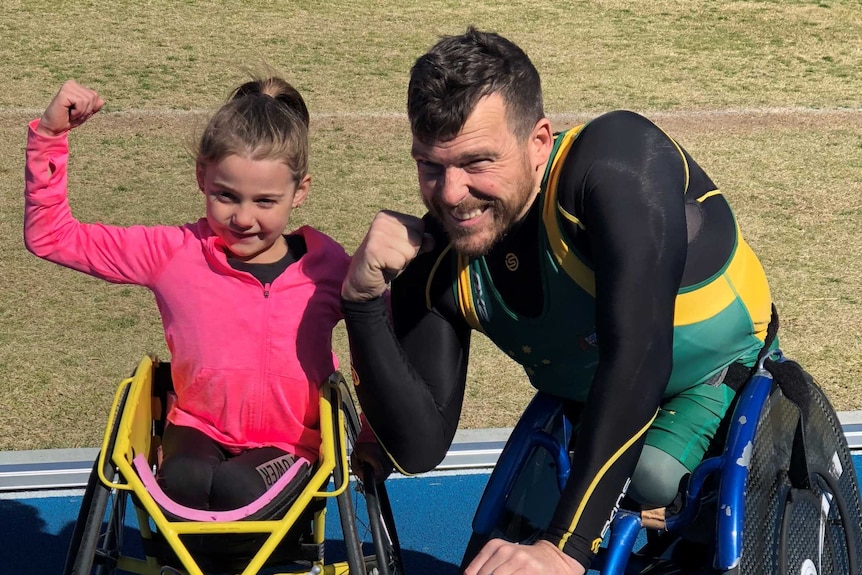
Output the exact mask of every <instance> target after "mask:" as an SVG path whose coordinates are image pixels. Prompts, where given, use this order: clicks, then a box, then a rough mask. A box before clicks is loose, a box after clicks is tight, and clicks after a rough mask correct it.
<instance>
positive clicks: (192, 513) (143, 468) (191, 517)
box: [133, 455, 311, 521]
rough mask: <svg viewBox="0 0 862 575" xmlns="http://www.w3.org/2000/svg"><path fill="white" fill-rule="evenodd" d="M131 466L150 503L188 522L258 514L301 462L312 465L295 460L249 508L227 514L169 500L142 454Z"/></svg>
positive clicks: (227, 512)
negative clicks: (148, 495) (136, 473)
mask: <svg viewBox="0 0 862 575" xmlns="http://www.w3.org/2000/svg"><path fill="white" fill-rule="evenodd" d="M133 463H134V466H135V470H136V471H137V472H138V475H139V476H140V478H141V481H142V482H143V484H144V487H145V488H146V490H147V491H148V492H149V494H150V496H151V497H152V498H153V500H154V501H155V502H156V503H157V504H158V505H159V506H160V507H161V508H162V509H164V510H165V511H167V512H168V513H170V514H172V515H175V516H176V517H181V518H183V519H186V520H188V521H240V520H242V519H245V518H246V517H248V516H250V515H252V514H254V513H257V512H258V511H260V510H261V509H263V508H264V507H265V506H266V505H267V504H269V503H270V502H271V501H272V500H273V499H274V498H275V496H276V495H278V494H279V493H281V491H282V490H283V489H284V488H285V487H287V485H288V484H289V483H290V482H291V480H293V478H294V477H296V474H297V472H298V471H299V469H300V466H301V464H302V463H305V464H307V465H309V466H310V465H311V464H310V463H309V461H308V460H307V459H305V458H304V457H297V458H296V463H294V464H293V465H291V466H290V469H288V470H287V473H285V474H284V475H282V476H281V477H279V478H278V481H276V482H275V483H273V484H272V487H270V488H269V489H267V491H266V493H264V494H263V495H261V496H260V497H259V498H258V499H256V500H255V501H252V502H251V503H249V504H248V505H245V506H243V507H240V508H238V509H231V510H230V511H208V510H204V509H194V508H192V507H186V506H185V505H180V504H179V503H177V502H175V501H174V500H172V499H171V498H170V497H168V496H167V495H166V494H165V492H164V491H162V488H161V487H160V486H159V483H158V482H157V481H156V478H155V476H153V471H152V468H151V467H150V464H149V462H148V461H147V458H146V457H144V456H143V455H138V456H137V457H135V459H134V461H133Z"/></svg>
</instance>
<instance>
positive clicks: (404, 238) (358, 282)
mask: <svg viewBox="0 0 862 575" xmlns="http://www.w3.org/2000/svg"><path fill="white" fill-rule="evenodd" d="M433 247H434V240H433V238H432V237H431V236H430V235H429V234H426V233H425V222H423V221H422V220H421V219H419V218H417V217H415V216H409V215H407V214H400V213H398V212H390V211H387V210H384V211H381V212H378V213H377V215H376V216H374V221H372V222H371V227H370V228H369V230H368V233H367V234H366V235H365V239H364V240H362V244H360V246H359V247H358V248H357V250H356V253H354V254H353V259H352V260H351V262H350V269H348V271H347V277H346V278H345V279H344V284H343V285H342V286H341V297H343V298H344V299H346V300H348V301H367V300H371V299H374V298H376V297H379V296H381V295H383V293H384V292H385V291H386V289H387V287H388V286H389V282H391V281H392V280H393V279H395V278H396V277H398V275H399V274H400V273H401V272H403V271H404V269H405V268H406V267H407V264H409V263H410V262H411V261H413V259H414V258H415V257H416V256H418V255H419V254H421V253H425V252H427V251H430V250H431V249H433Z"/></svg>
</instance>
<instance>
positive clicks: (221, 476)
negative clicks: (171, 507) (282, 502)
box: [157, 425, 308, 511]
mask: <svg viewBox="0 0 862 575" xmlns="http://www.w3.org/2000/svg"><path fill="white" fill-rule="evenodd" d="M162 453H163V456H164V459H163V460H162V464H161V466H160V467H159V471H158V475H157V479H158V482H159V485H160V486H161V488H162V490H163V491H164V492H165V494H166V495H167V496H168V497H170V498H171V499H172V500H174V501H176V502H177V503H179V504H181V505H185V506H186V507H192V508H194V509H205V510H212V511H228V510H231V509H237V508H239V507H243V506H244V505H248V504H249V503H252V502H253V501H255V500H256V499H258V498H259V497H260V496H261V495H263V494H264V493H265V492H266V490H267V489H269V488H270V487H271V486H272V484H273V483H275V482H276V480H278V478H279V477H281V476H282V475H284V473H285V472H286V471H287V470H288V469H289V468H290V467H291V466H293V465H294V464H295V463H296V457H295V456H293V455H291V454H290V453H287V452H285V451H283V450H281V449H278V448H277V447H259V448H255V449H249V450H247V451H243V452H242V453H240V454H238V455H233V454H231V453H230V452H228V451H227V450H226V449H225V448H224V447H222V446H221V445H220V444H219V443H217V442H216V441H214V440H213V439H211V438H210V437H209V436H207V435H206V434H204V433H203V432H200V431H198V430H197V429H193V428H191V427H183V426H178V425H168V426H167V427H166V428H165V433H164V435H163V437H162ZM307 475H308V466H307V465H306V469H303V470H301V471H300V473H297V476H296V478H295V479H294V481H292V482H291V483H292V484H295V483H296V482H300V481H305V479H306V477H307Z"/></svg>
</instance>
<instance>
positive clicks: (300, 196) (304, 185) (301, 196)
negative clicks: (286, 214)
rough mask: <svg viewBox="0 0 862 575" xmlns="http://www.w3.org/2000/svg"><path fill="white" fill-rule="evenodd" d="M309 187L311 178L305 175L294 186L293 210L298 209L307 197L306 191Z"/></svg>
mask: <svg viewBox="0 0 862 575" xmlns="http://www.w3.org/2000/svg"><path fill="white" fill-rule="evenodd" d="M310 187H311V176H310V175H308V174H306V175H305V177H304V178H302V180H300V182H299V183H298V184H297V185H296V190H295V191H294V192H293V208H298V207H299V206H301V205H302V203H303V202H304V201H305V198H307V197H308V189H309V188H310Z"/></svg>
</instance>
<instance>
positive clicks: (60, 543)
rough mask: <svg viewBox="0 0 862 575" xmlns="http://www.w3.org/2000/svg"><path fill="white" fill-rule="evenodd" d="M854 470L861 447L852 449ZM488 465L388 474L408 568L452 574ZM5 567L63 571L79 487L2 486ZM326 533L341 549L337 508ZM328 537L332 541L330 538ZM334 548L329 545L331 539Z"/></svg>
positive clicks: (16, 572) (422, 573)
mask: <svg viewBox="0 0 862 575" xmlns="http://www.w3.org/2000/svg"><path fill="white" fill-rule="evenodd" d="M853 460H854V464H855V466H856V470H857V474H859V473H860V471H862V455H859V454H856V455H854V457H853ZM487 479H488V470H484V471H473V472H454V471H445V472H434V473H430V474H426V475H422V476H419V477H411V478H404V477H396V478H393V479H390V480H389V481H387V483H386V485H387V488H388V490H389V495H390V499H391V501H392V507H393V511H394V514H395V519H396V523H397V527H398V534H399V536H400V539H401V546H402V549H403V556H404V564H405V571H406V572H407V573H408V575H454V574H456V573H457V572H458V564H459V563H460V559H461V554H462V552H463V548H464V546H465V545H466V543H467V539H468V538H469V536H470V532H471V531H470V520H471V518H472V515H473V511H474V509H475V506H476V504H477V502H478V500H479V497H480V495H481V493H482V490H483V488H484V486H485V482H486V481H487ZM0 497H2V499H0V575H7V574H8V575H29V574H34V575H36V574H39V575H42V574H45V575H50V574H56V573H60V572H61V570H62V566H63V561H64V558H65V554H66V547H67V544H68V539H69V537H70V534H71V532H72V528H73V525H74V521H75V517H76V516H77V513H78V507H79V505H80V498H81V492H80V491H65V492H51V491H40V492H36V493H17V494H5V495H3V494H0ZM327 517H328V521H327V531H328V533H327V538H328V540H329V539H331V540H332V541H331V546H332V550H333V553H334V554H335V555H336V556H338V549H339V547H341V549H343V546H342V545H340V539H341V534H340V531H339V527H338V522H337V520H336V517H337V512H336V510H335V509H334V506H333V508H332V509H331V511H330V512H329V513H327ZM328 545H329V544H328ZM327 550H328V552H329V547H327Z"/></svg>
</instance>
